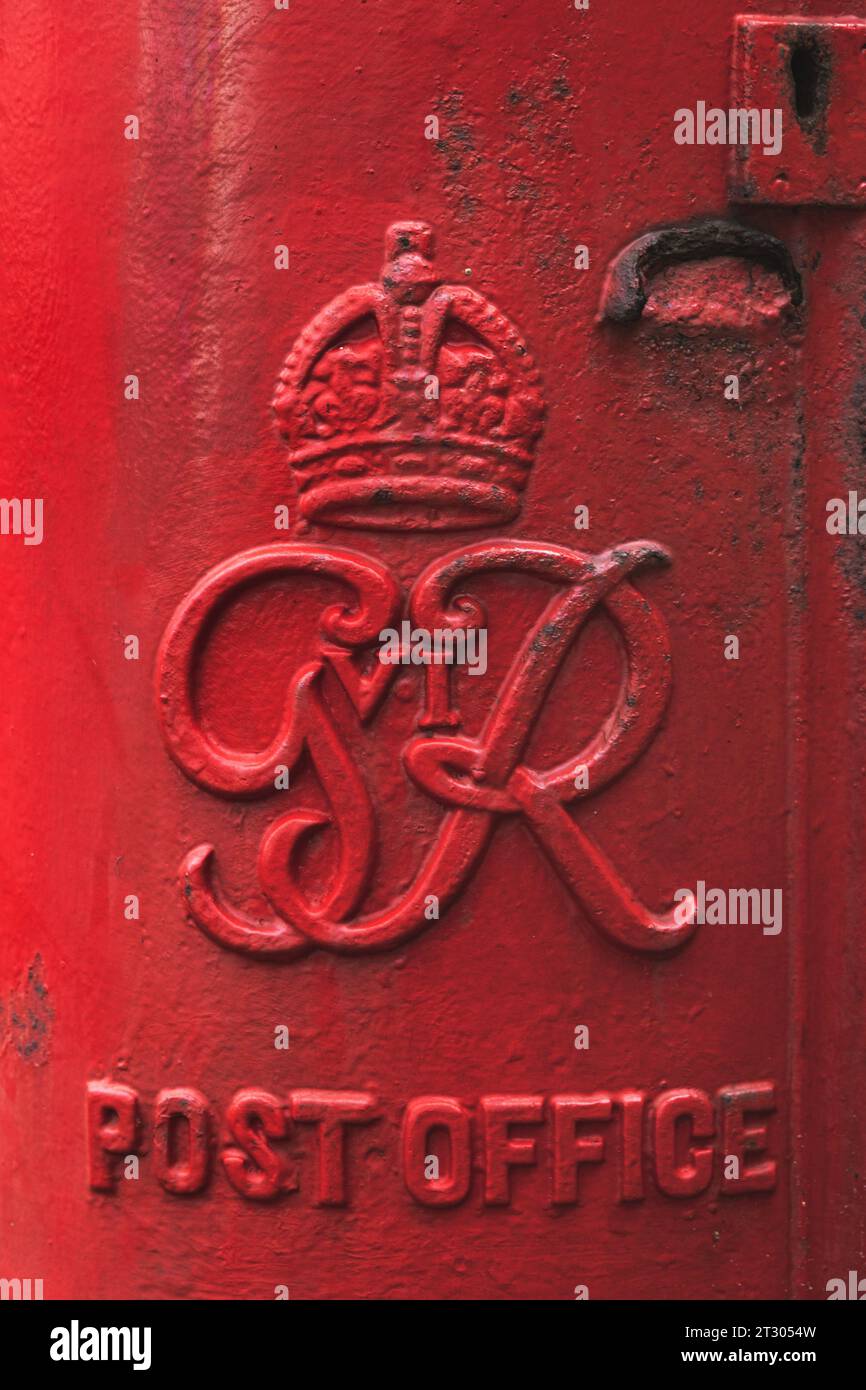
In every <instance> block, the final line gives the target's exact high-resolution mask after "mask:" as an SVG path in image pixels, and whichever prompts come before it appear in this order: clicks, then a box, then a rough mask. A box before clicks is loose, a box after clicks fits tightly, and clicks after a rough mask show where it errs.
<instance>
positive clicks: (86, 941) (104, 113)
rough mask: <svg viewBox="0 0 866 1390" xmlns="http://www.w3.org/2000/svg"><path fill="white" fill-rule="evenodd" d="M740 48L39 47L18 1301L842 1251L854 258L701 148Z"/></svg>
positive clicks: (2, 1077) (856, 466)
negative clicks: (733, 181)
mask: <svg viewBox="0 0 866 1390" xmlns="http://www.w3.org/2000/svg"><path fill="white" fill-rule="evenodd" d="M813 10H814V7H811V6H808V5H806V6H803V7H802V15H801V17H805V16H807V15H808V14H811V13H812V12H813ZM854 10H855V13H856V14H858V15H859V14H861V12H862V11H863V10H864V7H863V5H862V4H861V3H859V0H858V3H857V4H855V6H854ZM814 13H816V14H817V13H818V11H817V10H814ZM735 16H736V11H735V7H734V6H732V5H730V4H726V3H723V0H706V3H705V4H703V5H702V6H700V7H699V9H698V10H696V9H695V7H694V5H693V3H692V2H691V0H666V4H665V6H664V10H663V13H662V12H659V13H658V14H655V13H654V15H653V16H652V17H651V19H650V17H648V15H647V12H646V10H645V9H644V8H638V7H637V6H635V5H631V4H629V5H626V6H620V7H619V9H618V10H617V11H616V12H615V13H614V12H612V11H611V9H610V8H609V7H605V6H601V5H599V6H595V5H593V6H591V7H590V9H589V10H586V11H581V10H577V9H574V8H573V7H570V6H569V5H567V4H566V3H564V0H563V3H562V4H560V5H558V6H543V7H542V6H537V7H530V6H527V5H525V4H517V3H511V0H501V3H495V2H494V0H480V3H476V4H473V5H453V6H447V7H435V6H434V7H431V6H429V5H426V4H424V5H422V4H420V3H419V0H407V3H405V4H404V5H402V6H400V7H396V8H395V7H393V6H380V5H374V4H360V3H359V4H349V5H347V4H344V3H340V4H337V3H335V0H318V3H317V4H316V5H315V6H310V7H305V6H303V5H301V4H296V5H293V6H292V7H291V9H289V10H287V11H286V10H281V9H277V8H276V7H275V6H273V5H269V4H266V3H260V4H252V3H249V0H224V3H222V4H221V5H219V6H215V5H213V4H211V3H207V4H206V3H204V0H190V3H186V4H184V5H183V6H162V5H152V4H150V3H149V0H140V3H137V4H135V3H127V0H121V2H120V3H117V4H113V5H111V6H101V7H98V8H97V10H96V11H95V12H94V13H93V14H92V15H91V16H90V17H89V19H88V25H87V28H86V29H84V28H83V27H82V25H81V23H80V16H78V15H77V14H76V13H75V11H74V10H73V9H69V8H67V7H63V6H57V5H51V4H48V3H47V0H21V3H20V4H18V5H16V6H15V8H14V11H13V10H11V9H10V10H9V12H8V14H5V15H4V47H3V57H2V60H0V61H2V72H0V77H2V80H0V92H2V93H3V97H2V101H3V108H4V140H3V141H2V142H0V176H2V183H3V185H4V186H5V187H6V188H7V189H9V191H10V197H9V206H8V209H7V215H6V217H5V219H4V246H5V254H4V257H3V271H2V274H3V289H4V292H3V295H2V296H0V303H2V305H3V309H2V312H3V316H4V330H5V331H4V332H3V334H2V335H0V337H2V342H3V349H2V351H3V353H4V363H3V368H4V370H3V376H4V379H6V380H7V382H8V383H9V392H8V394H9V400H8V408H7V409H5V410H4V411H3V412H2V417H0V424H2V429H3V431H4V437H3V456H4V458H5V459H6V460H7V463H8V468H7V470H6V474H5V478H4V483H3V490H4V492H5V493H7V494H10V495H11V494H14V495H15V497H18V498H41V499H44V509H45V510H44V517H45V525H44V537H43V540H42V543H41V545H39V546H36V545H32V546H28V547H25V546H24V544H23V537H21V536H17V537H16V536H14V535H11V534H10V535H4V536H2V537H0V570H2V582H3V589H4V594H5V603H4V606H3V610H2V613H0V633H2V641H3V646H4V649H5V652H6V658H7V662H6V664H7V666H8V668H9V669H11V672H12V675H11V678H10V680H9V682H8V684H7V686H6V687H5V689H4V693H3V696H2V720H0V740H2V741H0V755H2V766H3V777H2V780H0V787H2V792H0V795H2V798H3V810H4V823H5V825H6V833H5V836H4V843H3V848H2V850H0V872H2V881H3V894H2V901H3V909H2V911H3V928H4V929H3V933H2V936H0V962H2V976H0V980H2V985H0V988H2V997H0V1003H2V1011H0V1029H2V1043H0V1128H2V1132H3V1135H4V1139H3V1142H2V1144H0V1231H2V1241H0V1262H2V1263H0V1277H4V1278H11V1277H18V1278H32V1279H37V1278H41V1279H42V1280H43V1281H44V1288H45V1296H46V1297H85V1298H105V1297H132V1298H139V1297H157V1298H189V1297H203V1298H254V1299H255V1298H262V1299H272V1298H274V1297H278V1296H285V1293H284V1292H282V1291H287V1292H288V1294H289V1296H290V1297H291V1298H293V1299H296V1298H300V1299H310V1298H398V1297H405V1298H411V1299H439V1298H443V1299H461V1298H465V1299H477V1298H491V1297H492V1298H506V1299H524V1298H529V1299H535V1298H553V1299H556V1298H563V1299H571V1298H574V1297H575V1296H578V1297H582V1296H585V1295H586V1294H588V1296H589V1297H590V1298H592V1299H597V1298H642V1297H644V1298H653V1299H669V1298H677V1297H702V1296H703V1297H712V1298H759V1297H775V1296H794V1297H804V1296H814V1297H823V1296H825V1290H826V1286H827V1281H828V1280H830V1279H833V1278H838V1277H842V1278H845V1277H846V1276H847V1272H848V1271H849V1270H850V1269H856V1268H857V1267H858V1261H859V1262H860V1267H861V1268H863V1260H864V1258H866V1257H864V1239H863V1234H864V1233H863V1226H864V1215H863V1213H864V1202H863V1191H862V1176H861V1174H862V1163H863V1153H864V1140H866V1134H864V1127H866V1124H864V1114H863V1107H862V1104H861V1103H860V1097H861V1094H862V1091H863V1087H864V1082H866V1076H864V1063H863V1049H862V1036H863V1023H862V1004H863V994H864V987H866V948H864V921H863V908H862V885H863V877H864V849H863V846H864V832H866V825H864V807H866V799H864V790H866V789H864V694H863V688H862V670H863V659H864V634H866V578H864V575H866V571H864V568H863V562H862V543H863V542H862V537H860V536H858V535H857V534H854V535H846V534H838V535H836V534H830V533H828V529H827V524H826V523H827V503H828V501H829V500H830V499H832V498H834V497H847V496H848V494H849V492H850V491H857V490H858V489H859V490H860V493H861V494H866V462H864V460H866V454H864V438H866V413H864V412H866V384H864V377H863V366H862V363H863V326H862V317H863V308H864V306H863V303H862V293H863V292H862V284H863V280H864V269H866V235H864V229H863V224H862V214H860V213H858V212H857V211H856V210H851V209H848V210H844V209H840V208H837V207H801V206H794V207H790V208H780V207H766V206H762V207H754V208H751V207H750V208H740V209H739V210H737V209H736V208H732V207H731V205H730V204H729V201H728V177H729V162H730V151H729V150H728V149H727V148H726V147H724V146H712V145H702V146H699V145H687V144H679V143H677V142H676V140H675V139H674V129H675V112H676V111H677V109H679V108H685V107H688V108H690V107H693V106H694V105H695V103H696V102H697V101H704V102H706V103H707V104H708V105H709V106H715V107H719V108H722V107H724V108H727V107H728V105H729V104H730V91H731V81H732V52H733V39H734V33H735ZM849 28H850V26H849ZM828 100H829V101H830V103H831V108H832V124H833V129H834V130H838V131H839V132H840V133H839V137H838V138H839V140H840V141H842V142H843V143H844V139H845V134H844V131H845V120H844V119H840V118H839V115H838V112H837V110H836V108H835V107H833V102H834V101H835V89H832V88H831V90H830V95H829V97H828ZM847 109H848V108H847V107H846V108H845V110H846V111H847ZM131 115H134V116H136V117H137V118H138V121H139V123H140V128H139V130H138V138H137V139H128V138H126V136H125V132H129V131H130V130H131V129H134V127H130V125H129V122H128V117H129V116H131ZM844 115H845V112H843V118H844ZM433 118H435V122H434V119H433ZM828 119H829V118H828ZM855 120H856V121H860V120H862V110H861V109H860V107H859V106H857V105H856V103H855V104H854V105H852V106H851V117H850V123H851V124H853V123H854V122H855ZM436 123H438V126H437V125H436ZM428 136H429V137H430V138H428ZM831 157H832V152H831V149H830V146H829V144H828V146H827V150H826V152H825V153H823V154H819V155H816V158H821V159H825V160H827V161H829V160H830V159H831ZM762 158H765V157H764V156H761V155H760V154H756V153H755V152H754V150H753V151H752V152H751V154H750V159H751V161H752V162H754V161H759V160H760V159H762ZM767 158H769V157H767ZM759 167H761V166H759ZM827 177H828V179H829V178H831V177H832V171H831V172H828V175H827ZM383 240H384V246H385V256H384V270H383V268H382V261H383V257H382V246H383ZM581 248H585V249H586V256H584V255H583V254H582V252H581ZM352 287H354V288H352ZM131 377H135V378H136V379H137V386H135V387H133V386H131V384H130V382H129V378H131ZM733 378H736V382H737V389H738V394H736V395H733V394H732V390H733V388H732V387H731V380H732V379H733ZM272 403H273V405H272ZM582 508H585V509H586V515H584V513H583V512H582V511H581V510H580V509H582ZM404 623H408V624H409V633H410V637H409V638H408V639H406V637H405V635H404V628H403V624H404ZM386 629H393V630H394V631H395V632H396V633H397V634H398V635H399V637H398V647H399V650H400V653H401V655H403V654H405V648H406V642H407V640H408V641H409V643H410V644H411V641H412V638H411V633H412V632H413V631H416V632H417V631H419V630H420V631H422V632H444V633H447V634H449V636H450V638H451V639H452V640H453V639H456V638H457V637H458V636H460V637H462V638H464V639H466V640H467V642H468V636H469V634H470V632H473V631H474V632H475V633H478V632H479V631H480V630H482V629H483V631H484V632H485V634H486V648H485V664H486V669H485V670H484V671H483V672H481V671H480V669H479V672H478V674H477V675H473V674H471V672H470V670H468V669H455V670H452V669H450V668H449V667H448V666H442V665H418V664H413V663H412V662H407V663H406V664H401V665H400V666H399V668H398V666H397V665H394V664H383V663H382V662H381V661H380V660H379V659H378V655H377V648H378V646H379V644H380V640H381V638H380V634H381V633H382V632H383V631H384V630H386ZM131 637H135V638H137V656H136V654H135V653H136V648H135V645H134V644H130V642H129V640H128V639H129V638H131ZM731 638H737V639H738V644H739V652H738V656H737V657H736V658H733V657H732V656H731V647H730V639H731ZM467 650H468V646H467ZM726 652H727V655H726ZM716 888H718V889H721V890H723V891H724V893H725V895H726V896H725V901H726V903H728V904H734V903H735V902H736V903H740V902H746V901H748V902H749V903H750V904H751V903H752V901H753V900H752V899H741V898H739V897H737V898H735V897H732V896H731V895H732V894H743V893H748V892H750V891H752V892H753V891H758V892H759V893H760V891H764V892H765V893H767V894H770V895H773V894H775V893H777V892H779V893H781V894H782V897H781V899H779V902H781V903H782V904H783V910H781V911H780V912H779V913H778V914H777V915H776V916H773V917H772V918H771V917H770V916H769V915H768V916H765V917H762V918H761V920H759V921H755V922H751V923H742V924H738V925H725V924H723V923H722V922H719V921H714V920H712V916H713V914H712V912H710V913H708V912H706V910H704V911H703V912H701V908H702V907H703V908H704V909H705V908H706V904H707V903H708V902H709V901H710V900H711V899H710V895H711V894H712V893H713V891H714V890H715V889H716ZM765 901H770V899H767V900H763V899H761V898H760V897H759V898H758V899H757V902H758V904H759V908H760V910H761V911H762V912H763V908H764V903H765ZM772 901H773V902H775V899H772ZM716 915H718V913H717V914H716ZM701 917H703V920H701ZM777 928H778V930H777ZM864 1272H866V1270H864Z"/></svg>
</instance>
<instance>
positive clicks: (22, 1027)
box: [4, 955, 54, 1065]
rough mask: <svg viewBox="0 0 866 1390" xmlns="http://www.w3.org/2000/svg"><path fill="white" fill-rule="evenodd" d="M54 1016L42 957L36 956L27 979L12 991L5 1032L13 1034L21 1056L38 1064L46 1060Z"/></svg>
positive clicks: (12, 1037) (13, 1039) (12, 1038)
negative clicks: (44, 976) (43, 971)
mask: <svg viewBox="0 0 866 1390" xmlns="http://www.w3.org/2000/svg"><path fill="white" fill-rule="evenodd" d="M53 1019H54V1010H53V1009H52V1007H51V1004H50V1002H49V999H48V987H47V985H46V984H45V980H44V978H43V974H42V957H41V956H40V955H36V956H35V957H34V960H33V964H32V965H31V966H30V968H29V969H28V971H27V977H26V979H25V981H24V982H23V984H22V985H21V986H20V987H19V988H18V989H17V990H13V991H12V993H11V994H10V996H9V1003H8V1007H7V1009H6V1020H5V1028H4V1032H6V1033H8V1035H9V1036H10V1037H11V1040H12V1042H13V1044H14V1046H15V1050H16V1052H17V1053H18V1055H19V1057H23V1058H24V1060H25V1061H26V1062H35V1063H36V1064H37V1065H38V1063H39V1062H41V1061H44V1060H45V1058H46V1053H47V1045H48V1039H49V1036H50V1033H51V1024H52V1021H53Z"/></svg>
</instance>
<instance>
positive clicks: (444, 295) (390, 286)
mask: <svg viewBox="0 0 866 1390" xmlns="http://www.w3.org/2000/svg"><path fill="white" fill-rule="evenodd" d="M385 255H386V259H385V266H384V268H383V271H382V279H381V283H378V284H368V285H357V286H355V287H354V288H353V289H350V290H347V291H346V293H345V294H342V295H339V296H338V298H336V299H335V300H333V301H332V302H331V303H330V304H329V305H328V306H327V308H325V309H323V310H322V311H321V313H319V314H318V315H317V316H316V317H315V318H314V319H313V320H312V322H311V323H310V324H309V325H308V326H307V327H306V328H305V329H304V331H303V332H302V333H301V334H300V336H299V337H298V339H297V341H296V342H295V345H294V347H293V348H292V350H291V352H290V353H289V356H288V357H287V359H286V362H285V366H284V367H283V370H282V372H281V374H280V380H279V384H278V386H277V391H276V395H275V397H274V410H275V412H276V416H277V421H278V424H279V430H280V434H281V435H282V437H283V438H284V439H285V440H286V441H287V443H288V447H289V462H290V464H291V467H292V470H293V472H294V476H295V478H296V481H297V486H298V497H299V507H300V512H301V515H302V517H304V518H305V519H306V520H308V521H312V520H319V521H322V522H325V523H327V524H330V525H333V526H352V527H372V528H376V529H390V530H411V529H415V528H423V529H425V530H431V529H432V530H446V529H458V528H459V529H464V528H467V527H471V526H484V525H489V524H491V523H494V522H497V523H498V522H503V521H510V520H511V519H512V518H513V517H515V516H516V515H517V513H518V511H519V509H520V494H521V493H522V491H523V489H524V488H525V486H526V481H527V478H528V476H529V470H530V468H531V466H532V461H533V454H534V450H535V445H536V443H537V440H538V436H539V435H540V433H541V428H542V417H543V414H544V401H543V397H542V394H541V381H540V377H539V374H538V371H537V369H536V367H535V365H534V363H533V361H532V358H531V356H530V354H529V350H528V348H527V346H526V344H525V342H524V341H523V338H522V337H521V335H520V333H519V332H518V331H517V329H516V328H515V326H514V324H513V323H511V322H510V320H509V319H507V318H506V317H505V315H504V314H502V313H500V311H499V310H498V309H497V308H496V306H495V305H493V304H491V302H490V301H489V300H488V299H485V297H484V296H483V295H481V294H479V293H478V292H477V290H474V289H471V288H470V287H469V286H467V285H445V284H442V283H441V281H440V279H439V277H438V276H437V274H436V271H435V268H434V265H433V230H432V228H431V227H430V226H428V225H427V223H425V222H397V223H394V225H393V226H391V227H389V229H388V232H387V237H386V251H385Z"/></svg>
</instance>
